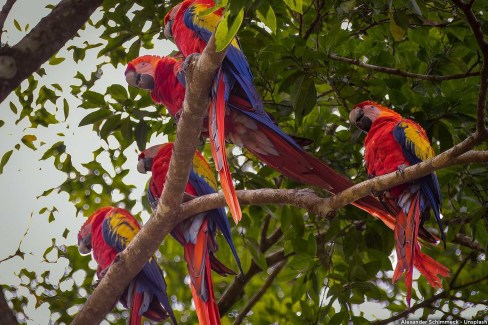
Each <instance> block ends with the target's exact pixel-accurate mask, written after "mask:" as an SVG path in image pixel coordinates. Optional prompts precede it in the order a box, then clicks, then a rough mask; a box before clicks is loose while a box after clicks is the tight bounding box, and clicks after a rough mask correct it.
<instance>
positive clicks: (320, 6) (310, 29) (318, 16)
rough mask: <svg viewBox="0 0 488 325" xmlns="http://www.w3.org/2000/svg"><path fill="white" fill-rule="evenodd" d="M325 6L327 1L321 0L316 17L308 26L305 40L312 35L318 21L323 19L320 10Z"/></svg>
mask: <svg viewBox="0 0 488 325" xmlns="http://www.w3.org/2000/svg"><path fill="white" fill-rule="evenodd" d="M324 6H325V1H324V0H319V5H318V8H317V10H316V11H317V14H316V15H315V18H314V19H313V21H312V23H311V24H310V26H309V27H308V29H307V31H306V32H305V35H304V36H303V39H304V40H307V39H308V38H309V37H310V35H312V33H313V31H314V30H315V28H316V27H317V25H318V23H319V22H320V21H321V20H322V15H321V14H320V11H321V10H322V9H323V8H324Z"/></svg>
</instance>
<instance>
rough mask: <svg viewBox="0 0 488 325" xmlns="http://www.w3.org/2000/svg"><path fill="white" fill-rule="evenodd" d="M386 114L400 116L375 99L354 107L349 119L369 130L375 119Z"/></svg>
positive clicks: (364, 129)
mask: <svg viewBox="0 0 488 325" xmlns="http://www.w3.org/2000/svg"><path fill="white" fill-rule="evenodd" d="M384 116H400V115H399V114H398V113H396V112H394V111H392V110H391V109H389V108H386V107H384V106H382V105H380V104H378V103H375V102H373V101H369V100H367V101H364V102H361V103H359V104H357V105H356V106H354V108H353V109H352V111H351V112H350V113H349V121H350V122H351V123H352V124H354V125H355V126H356V127H357V128H358V129H360V130H363V131H365V132H368V131H369V130H370V129H371V125H373V123H374V121H376V120H377V119H378V118H379V117H384Z"/></svg>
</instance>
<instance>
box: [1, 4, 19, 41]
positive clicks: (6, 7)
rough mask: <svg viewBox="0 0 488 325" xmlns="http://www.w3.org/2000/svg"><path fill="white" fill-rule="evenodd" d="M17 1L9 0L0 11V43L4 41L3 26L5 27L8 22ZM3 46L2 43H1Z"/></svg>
mask: <svg viewBox="0 0 488 325" xmlns="http://www.w3.org/2000/svg"><path fill="white" fill-rule="evenodd" d="M16 1H17V0H7V1H6V2H5V4H4V5H3V7H2V11H0V41H1V40H2V34H3V26H4V25H5V20H7V17H8V14H9V13H10V10H11V9H12V7H13V6H14V4H15V2H16ZM0 44H1V42H0Z"/></svg>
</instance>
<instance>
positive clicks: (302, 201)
mask: <svg viewBox="0 0 488 325" xmlns="http://www.w3.org/2000/svg"><path fill="white" fill-rule="evenodd" d="M236 193H237V198H238V199H239V203H240V204H252V205H264V204H290V205H294V206H296V207H299V208H303V209H305V210H307V211H309V212H312V213H314V214H317V215H320V216H323V217H328V216H329V217H330V213H331V212H332V211H331V209H330V208H328V207H327V205H324V202H326V200H327V199H324V198H321V197H319V196H318V195H317V194H315V193H314V192H313V191H312V190H310V189H292V190H277V189H259V190H240V191H236ZM224 205H225V199H224V196H223V194H222V193H214V194H209V195H205V196H200V197H197V198H195V199H193V200H191V201H189V202H186V203H184V204H183V205H182V207H181V215H182V217H183V218H188V217H189V216H193V215H195V214H197V213H200V212H203V211H209V210H212V209H215V208H218V207H221V206H224Z"/></svg>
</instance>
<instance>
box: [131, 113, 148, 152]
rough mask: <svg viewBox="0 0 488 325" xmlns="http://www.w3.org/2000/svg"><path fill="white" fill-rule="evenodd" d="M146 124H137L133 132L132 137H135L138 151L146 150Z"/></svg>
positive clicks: (142, 122)
mask: <svg viewBox="0 0 488 325" xmlns="http://www.w3.org/2000/svg"><path fill="white" fill-rule="evenodd" d="M147 130H148V127H147V124H146V122H144V121H143V120H141V121H140V122H139V124H137V126H136V129H135V130H134V135H135V136H136V142H137V147H138V148H139V150H140V151H142V150H144V149H146V143H147Z"/></svg>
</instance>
